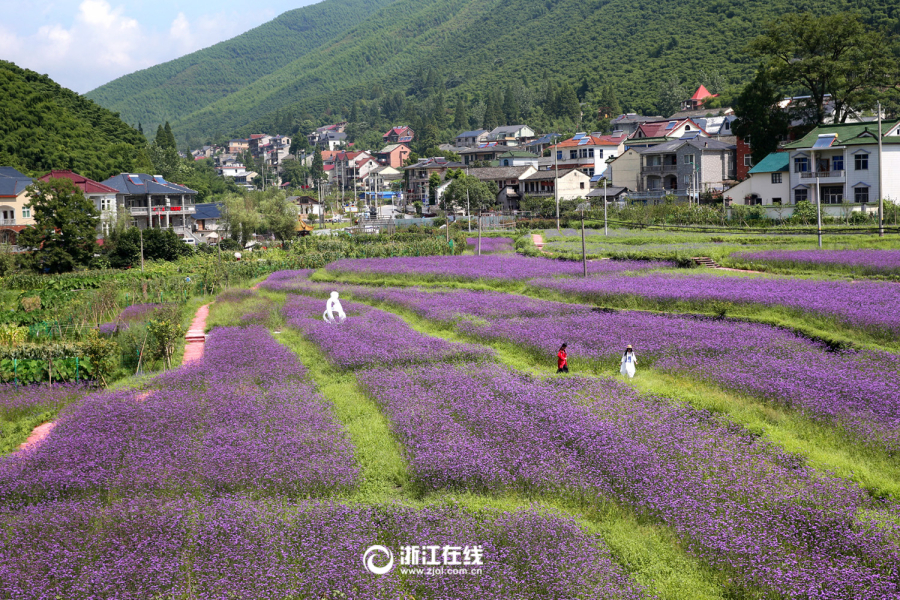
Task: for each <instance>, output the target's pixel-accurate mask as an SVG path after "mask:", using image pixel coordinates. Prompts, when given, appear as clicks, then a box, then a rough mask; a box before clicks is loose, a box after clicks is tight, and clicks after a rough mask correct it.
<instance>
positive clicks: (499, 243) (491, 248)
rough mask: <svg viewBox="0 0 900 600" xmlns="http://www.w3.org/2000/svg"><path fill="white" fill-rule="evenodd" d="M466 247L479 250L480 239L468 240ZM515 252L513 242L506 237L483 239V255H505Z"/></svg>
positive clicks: (472, 238) (471, 238)
mask: <svg viewBox="0 0 900 600" xmlns="http://www.w3.org/2000/svg"><path fill="white" fill-rule="evenodd" d="M466 245H468V246H471V247H472V250H476V249H477V248H478V238H477V237H470V238H466ZM513 250H514V248H513V241H512V240H511V239H510V238H505V237H482V238H481V253H482V254H503V253H511V252H512V251H513Z"/></svg>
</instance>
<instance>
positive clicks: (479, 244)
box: [478, 208, 481, 256]
mask: <svg viewBox="0 0 900 600" xmlns="http://www.w3.org/2000/svg"><path fill="white" fill-rule="evenodd" d="M478 256H481V208H479V209H478Z"/></svg>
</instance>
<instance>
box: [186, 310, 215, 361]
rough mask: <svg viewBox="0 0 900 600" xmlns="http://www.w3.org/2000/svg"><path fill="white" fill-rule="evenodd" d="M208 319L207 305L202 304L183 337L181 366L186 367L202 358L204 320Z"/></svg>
mask: <svg viewBox="0 0 900 600" xmlns="http://www.w3.org/2000/svg"><path fill="white" fill-rule="evenodd" d="M207 317H209V304H204V305H203V306H201V307H200V308H198V309H197V314H195V315H194V320H193V321H192V322H191V326H190V327H189V328H188V332H187V333H186V334H185V336H184V340H185V344H184V357H183V358H182V359H181V364H183V365H186V364H188V363H192V362H194V361H196V360H200V358H201V357H202V356H203V348H204V347H205V346H206V319H207Z"/></svg>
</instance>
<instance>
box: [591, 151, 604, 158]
mask: <svg viewBox="0 0 900 600" xmlns="http://www.w3.org/2000/svg"><path fill="white" fill-rule="evenodd" d="M591 152H593V150H591ZM597 152H598V154H597V158H603V150H597ZM592 156H593V155H592Z"/></svg>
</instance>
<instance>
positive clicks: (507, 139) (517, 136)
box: [487, 125, 534, 146]
mask: <svg viewBox="0 0 900 600" xmlns="http://www.w3.org/2000/svg"><path fill="white" fill-rule="evenodd" d="M532 138H534V129H532V128H531V127H529V126H528V125H502V126H500V127H496V128H494V129H492V130H491V131H490V133H488V134H487V141H488V142H501V143H503V144H506V145H507V146H518V145H521V144H524V143H525V142H527V141H529V140H531V139H532Z"/></svg>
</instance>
